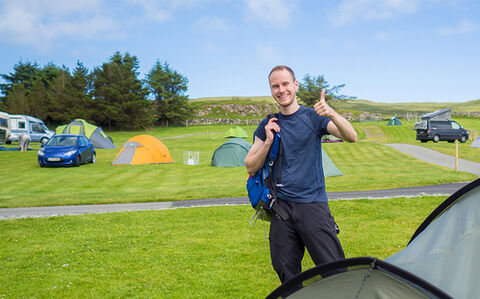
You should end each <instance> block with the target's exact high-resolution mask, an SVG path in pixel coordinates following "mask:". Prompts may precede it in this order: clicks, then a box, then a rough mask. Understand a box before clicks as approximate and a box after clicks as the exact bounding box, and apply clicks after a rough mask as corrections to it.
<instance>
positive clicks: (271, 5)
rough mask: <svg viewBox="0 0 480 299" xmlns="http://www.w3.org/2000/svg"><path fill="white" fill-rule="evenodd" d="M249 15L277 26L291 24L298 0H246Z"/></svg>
mask: <svg viewBox="0 0 480 299" xmlns="http://www.w3.org/2000/svg"><path fill="white" fill-rule="evenodd" d="M245 2H246V4H247V8H248V17H249V18H251V19H257V20H260V21H262V22H264V23H266V24H268V25H270V26H273V27H276V28H284V27H288V25H290V22H291V19H292V13H294V12H295V11H296V5H297V3H298V1H297V0H245Z"/></svg>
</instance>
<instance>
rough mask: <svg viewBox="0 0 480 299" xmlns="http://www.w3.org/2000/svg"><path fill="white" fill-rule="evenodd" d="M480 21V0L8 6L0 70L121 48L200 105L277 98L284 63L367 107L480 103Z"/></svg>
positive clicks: (2, 10) (162, 0)
mask: <svg viewBox="0 0 480 299" xmlns="http://www.w3.org/2000/svg"><path fill="white" fill-rule="evenodd" d="M479 17H480V0H303V1H302V0H119V1H109V0H82V1H77V0H0V36H1V37H2V38H1V39H0V74H9V73H11V72H13V67H14V66H15V65H16V64H17V63H19V62H23V63H26V62H32V63H37V64H38V65H39V66H41V67H43V66H44V65H46V64H48V63H53V64H55V65H57V66H62V65H64V66H66V67H68V68H69V69H70V70H72V69H73V68H74V67H75V66H76V64H77V61H80V62H81V63H83V64H84V65H85V66H86V67H87V68H89V69H90V70H93V69H94V68H95V67H99V66H101V65H102V64H103V63H105V62H108V60H109V58H110V57H111V56H112V55H113V54H114V53H115V52H116V51H119V52H120V53H121V54H125V53H127V52H128V53H129V54H130V55H134V56H136V57H137V58H138V60H139V62H140V68H139V78H140V79H143V78H144V77H145V75H146V74H147V73H148V72H149V71H150V70H151V69H152V67H153V66H154V64H155V63H156V62H157V61H160V62H162V63H164V62H166V63H168V64H169V65H170V67H171V68H172V69H174V70H176V71H177V72H179V73H180V74H182V75H184V76H185V77H187V79H188V81H189V83H188V91H187V92H186V94H187V95H188V96H189V98H191V99H195V98H200V97H217V96H226V97H230V96H232V97H233V96H235V97H249V96H266V95H270V90H269V85H268V80H267V75H268V73H269V72H270V70H271V69H272V67H274V66H276V65H280V64H283V65H288V66H290V67H291V68H292V69H293V70H294V71H295V74H296V77H297V79H298V80H299V82H302V79H303V78H304V77H305V76H306V75H311V76H319V75H323V76H324V78H325V80H326V81H327V82H328V83H329V84H330V86H331V87H333V86H335V85H340V84H345V87H344V88H342V89H341V90H340V94H343V95H347V96H351V97H356V98H358V99H367V100H371V101H374V102H387V103H389V102H391V103H393V102H465V101H470V100H477V99H480V18H479ZM0 82H4V81H2V80H0Z"/></svg>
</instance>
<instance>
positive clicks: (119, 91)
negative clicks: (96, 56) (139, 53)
mask: <svg viewBox="0 0 480 299" xmlns="http://www.w3.org/2000/svg"><path fill="white" fill-rule="evenodd" d="M138 68H139V63H138V59H137V57H135V56H131V55H130V54H128V53H126V54H125V55H123V56H122V55H121V54H120V53H119V52H115V54H114V55H113V56H112V57H111V58H110V61H109V62H107V63H104V64H103V65H102V66H101V67H97V68H95V70H94V71H93V92H92V94H93V98H94V103H95V108H96V110H95V112H94V114H93V116H92V117H93V118H94V119H96V120H97V121H99V122H100V123H101V124H104V125H107V126H108V128H109V129H111V128H112V127H113V126H115V127H118V128H121V129H123V128H128V129H135V128H139V127H143V128H145V127H147V126H149V125H150V124H151V122H152V119H153V117H152V114H151V109H150V102H149V101H148V100H147V99H146V95H147V94H148V90H147V89H145V88H144V87H143V84H142V81H141V80H139V79H138V78H137V77H138Z"/></svg>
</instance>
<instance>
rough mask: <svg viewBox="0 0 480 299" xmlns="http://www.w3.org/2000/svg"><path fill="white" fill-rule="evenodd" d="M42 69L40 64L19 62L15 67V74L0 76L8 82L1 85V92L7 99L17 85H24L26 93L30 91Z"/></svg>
mask: <svg viewBox="0 0 480 299" xmlns="http://www.w3.org/2000/svg"><path fill="white" fill-rule="evenodd" d="M40 72H41V69H40V68H39V67H38V64H36V63H31V62H19V63H17V64H16V65H15V66H14V67H13V73H10V74H8V75H7V74H1V75H0V76H1V77H2V78H3V79H4V80H5V81H6V82H7V83H6V84H5V83H4V84H0V90H1V92H2V94H4V95H5V96H6V97H8V95H9V94H10V92H12V90H13V88H14V86H15V84H19V83H22V84H23V88H24V89H25V91H27V92H28V91H29V90H30V88H31V87H32V86H33V82H34V81H35V78H36V77H37V76H38V74H39V73H40Z"/></svg>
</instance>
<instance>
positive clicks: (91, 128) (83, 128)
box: [55, 118, 115, 148]
mask: <svg viewBox="0 0 480 299" xmlns="http://www.w3.org/2000/svg"><path fill="white" fill-rule="evenodd" d="M62 127H63V129H62ZM55 131H56V133H57V134H79V135H85V136H87V138H88V139H90V142H91V143H92V144H93V146H94V147H95V148H115V145H113V141H112V138H110V136H108V135H107V134H105V132H103V130H102V128H100V127H97V126H95V125H92V124H90V123H88V122H87V121H86V120H83V119H80V118H77V119H75V120H73V121H71V122H70V123H69V124H67V125H64V126H58V127H57V128H56V129H55Z"/></svg>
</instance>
